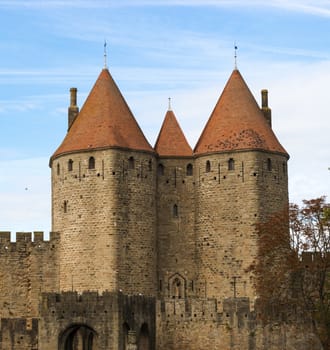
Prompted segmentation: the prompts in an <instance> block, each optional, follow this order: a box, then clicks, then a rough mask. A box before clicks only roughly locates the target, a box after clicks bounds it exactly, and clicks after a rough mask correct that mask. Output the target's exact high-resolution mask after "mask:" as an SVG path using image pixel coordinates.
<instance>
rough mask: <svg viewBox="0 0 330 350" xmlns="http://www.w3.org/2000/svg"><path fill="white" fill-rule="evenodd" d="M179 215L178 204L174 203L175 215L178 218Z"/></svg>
mask: <svg viewBox="0 0 330 350" xmlns="http://www.w3.org/2000/svg"><path fill="white" fill-rule="evenodd" d="M178 215H179V213H178V206H177V205H176V204H174V205H173V217H174V218H177V217H178Z"/></svg>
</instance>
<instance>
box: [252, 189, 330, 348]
mask: <svg viewBox="0 0 330 350" xmlns="http://www.w3.org/2000/svg"><path fill="white" fill-rule="evenodd" d="M257 232H258V236H259V244H258V254H257V258H256V261H255V263H254V264H253V265H252V266H251V269H252V270H253V271H254V274H255V281H256V290H257V293H258V296H259V303H260V305H261V306H262V307H264V309H265V308H268V309H269V306H270V305H276V308H277V309H278V308H279V306H280V305H282V306H283V307H282V309H287V310H289V309H290V308H291V306H293V305H295V307H298V308H299V309H300V310H302V311H303V314H304V315H306V317H308V319H309V320H310V321H311V322H312V324H313V327H314V331H315V333H316V334H318V336H319V338H320V341H321V343H322V345H323V347H324V349H330V204H329V203H327V202H326V198H325V197H324V196H323V197H319V198H316V199H311V200H304V201H303V205H302V206H301V207H300V206H298V205H297V204H290V206H289V208H287V209H285V210H283V211H282V212H278V213H276V214H274V215H272V216H271V217H270V218H268V220H266V221H264V222H260V223H259V224H258V225H257ZM267 315H268V316H269V313H268V314H267V313H266V317H267Z"/></svg>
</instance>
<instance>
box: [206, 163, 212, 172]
mask: <svg viewBox="0 0 330 350" xmlns="http://www.w3.org/2000/svg"><path fill="white" fill-rule="evenodd" d="M205 171H206V172H207V173H209V172H210V171H211V163H210V161H209V160H208V161H207V162H206V166H205Z"/></svg>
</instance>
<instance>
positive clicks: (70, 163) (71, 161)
mask: <svg viewBox="0 0 330 350" xmlns="http://www.w3.org/2000/svg"><path fill="white" fill-rule="evenodd" d="M72 169H73V160H72V159H69V161H68V171H72Z"/></svg>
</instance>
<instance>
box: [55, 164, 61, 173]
mask: <svg viewBox="0 0 330 350" xmlns="http://www.w3.org/2000/svg"><path fill="white" fill-rule="evenodd" d="M56 172H57V175H60V172H61V168H60V163H57V166H56Z"/></svg>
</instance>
